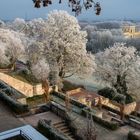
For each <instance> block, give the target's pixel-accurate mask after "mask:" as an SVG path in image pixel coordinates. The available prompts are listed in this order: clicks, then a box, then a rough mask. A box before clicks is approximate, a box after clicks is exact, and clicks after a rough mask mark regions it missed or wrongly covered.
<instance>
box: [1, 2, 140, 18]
mask: <svg viewBox="0 0 140 140" xmlns="http://www.w3.org/2000/svg"><path fill="white" fill-rule="evenodd" d="M0 1H1V3H0V19H2V20H13V19H15V18H16V17H19V18H26V19H32V18H37V17H42V18H46V17H47V14H48V12H49V11H51V10H53V9H62V10H67V11H68V12H69V13H70V14H72V13H71V9H70V8H69V7H68V6H67V3H63V4H58V0H52V1H55V2H54V3H55V4H53V5H51V6H49V7H47V8H40V9H36V8H34V6H33V2H32V0H0ZM62 1H67V0H62ZM95 1H96V0H95ZM97 1H99V2H100V3H101V6H102V13H101V15H100V16H96V15H95V14H94V10H93V9H92V10H89V11H86V12H85V11H84V13H83V14H81V15H80V16H79V17H78V19H80V20H90V21H92V20H108V19H120V20H123V19H132V20H140V0H97Z"/></svg>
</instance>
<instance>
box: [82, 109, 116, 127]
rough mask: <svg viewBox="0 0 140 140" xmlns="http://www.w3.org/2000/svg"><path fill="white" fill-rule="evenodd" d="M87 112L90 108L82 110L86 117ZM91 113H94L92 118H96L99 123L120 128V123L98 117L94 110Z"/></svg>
mask: <svg viewBox="0 0 140 140" xmlns="http://www.w3.org/2000/svg"><path fill="white" fill-rule="evenodd" d="M87 112H88V110H86V109H83V110H82V115H83V116H84V117H86V115H87ZM90 114H91V115H92V118H93V120H94V121H95V122H97V123H99V124H100V125H102V126H104V127H106V128H108V129H111V130H116V129H118V128H119V124H118V123H114V122H110V121H107V120H104V119H102V118H100V117H97V116H96V115H95V114H93V113H92V112H90Z"/></svg>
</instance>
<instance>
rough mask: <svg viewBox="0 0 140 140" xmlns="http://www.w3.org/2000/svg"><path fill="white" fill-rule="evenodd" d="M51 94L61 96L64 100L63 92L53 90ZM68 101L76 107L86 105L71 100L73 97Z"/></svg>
mask: <svg viewBox="0 0 140 140" xmlns="http://www.w3.org/2000/svg"><path fill="white" fill-rule="evenodd" d="M52 94H53V95H55V96H57V97H59V98H61V99H62V100H65V94H63V93H58V92H53V93H52ZM70 103H71V104H73V105H75V106H77V107H79V108H84V107H86V105H84V104H82V103H80V102H78V101H76V100H73V99H70Z"/></svg>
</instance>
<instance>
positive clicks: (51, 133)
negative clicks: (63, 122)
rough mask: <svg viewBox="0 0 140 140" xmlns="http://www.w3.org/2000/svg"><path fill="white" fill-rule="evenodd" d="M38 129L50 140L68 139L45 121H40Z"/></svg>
mask: <svg viewBox="0 0 140 140" xmlns="http://www.w3.org/2000/svg"><path fill="white" fill-rule="evenodd" d="M37 129H38V131H39V132H40V133H42V134H43V135H44V136H46V137H47V138H48V139H50V140H67V138H66V137H64V136H63V135H61V134H60V133H57V132H56V131H55V130H54V129H53V128H51V126H50V125H49V124H47V123H45V120H39V122H38V126H37Z"/></svg>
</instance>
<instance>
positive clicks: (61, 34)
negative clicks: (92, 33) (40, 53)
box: [45, 11, 94, 79]
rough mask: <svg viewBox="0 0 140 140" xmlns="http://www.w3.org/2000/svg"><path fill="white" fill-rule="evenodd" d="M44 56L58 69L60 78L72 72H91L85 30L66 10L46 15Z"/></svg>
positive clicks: (91, 62) (90, 58)
mask: <svg viewBox="0 0 140 140" xmlns="http://www.w3.org/2000/svg"><path fill="white" fill-rule="evenodd" d="M46 35H47V40H46V45H45V56H46V58H47V60H48V61H49V64H53V66H55V69H56V68H57V69H58V75H59V77H60V78H61V79H63V78H65V77H69V76H72V75H74V74H86V73H88V74H89V73H92V71H93V67H94V66H93V65H94V57H93V56H91V55H90V54H88V53H87V51H86V43H87V39H86V36H87V34H86V32H85V31H81V29H80V26H79V24H78V21H77V19H76V18H75V17H73V16H71V15H69V14H68V13H67V12H66V11H53V12H51V13H50V14H49V15H48V20H47V31H46Z"/></svg>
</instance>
